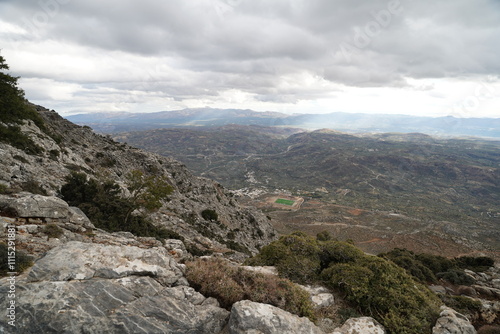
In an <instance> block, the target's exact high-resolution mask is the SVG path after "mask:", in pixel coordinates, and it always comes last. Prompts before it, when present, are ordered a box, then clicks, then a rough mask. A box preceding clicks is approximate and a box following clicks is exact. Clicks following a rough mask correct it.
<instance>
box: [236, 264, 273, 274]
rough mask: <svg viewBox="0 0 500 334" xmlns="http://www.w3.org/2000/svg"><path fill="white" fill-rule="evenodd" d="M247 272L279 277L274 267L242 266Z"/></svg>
mask: <svg viewBox="0 0 500 334" xmlns="http://www.w3.org/2000/svg"><path fill="white" fill-rule="evenodd" d="M242 268H243V269H245V270H250V271H254V272H257V273H261V274H264V275H275V276H278V270H276V267H274V266H242Z"/></svg>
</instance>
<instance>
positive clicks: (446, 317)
mask: <svg viewBox="0 0 500 334" xmlns="http://www.w3.org/2000/svg"><path fill="white" fill-rule="evenodd" d="M432 334H476V329H475V328H474V326H472V324H471V323H470V321H469V319H467V317H466V316H464V315H462V314H460V313H458V312H456V311H455V310H453V309H451V308H449V307H446V306H441V313H440V314H439V319H438V320H437V321H436V325H435V326H434V327H433V328H432Z"/></svg>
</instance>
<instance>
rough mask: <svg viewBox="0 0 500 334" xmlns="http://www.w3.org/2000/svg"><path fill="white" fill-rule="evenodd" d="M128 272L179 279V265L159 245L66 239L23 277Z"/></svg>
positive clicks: (104, 275) (64, 277) (60, 277)
mask: <svg viewBox="0 0 500 334" xmlns="http://www.w3.org/2000/svg"><path fill="white" fill-rule="evenodd" d="M131 275H136V276H150V277H153V278H155V279H156V280H157V281H159V282H160V283H162V284H165V285H173V284H175V283H177V282H178V281H179V282H180V279H181V278H183V272H182V268H181V266H179V265H178V264H177V262H175V260H174V259H173V258H172V257H171V256H170V255H169V254H168V252H167V250H166V249H165V248H163V247H155V248H149V249H144V248H139V247H133V246H110V245H101V244H91V243H83V242H78V241H70V242H67V243H65V244H63V245H62V246H59V247H55V248H53V249H51V250H50V251H49V252H47V254H46V255H45V256H44V257H42V258H40V259H39V260H38V261H37V262H36V263H35V265H34V266H33V268H32V269H31V271H30V273H29V274H28V277H27V280H28V282H37V281H69V280H86V279H91V278H94V277H100V278H120V277H126V276H131Z"/></svg>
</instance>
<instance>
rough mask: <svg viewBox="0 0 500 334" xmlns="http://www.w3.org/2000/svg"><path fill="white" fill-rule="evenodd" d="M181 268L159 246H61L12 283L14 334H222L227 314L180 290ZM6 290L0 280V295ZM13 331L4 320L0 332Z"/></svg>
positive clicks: (6, 283)
mask: <svg viewBox="0 0 500 334" xmlns="http://www.w3.org/2000/svg"><path fill="white" fill-rule="evenodd" d="M182 270H183V268H182V266H181V265H179V264H178V263H176V262H175V261H174V259H173V258H171V257H170V255H169V254H168V252H167V250H166V249H164V248H149V249H142V248H138V247H133V246H109V245H100V244H91V243H81V242H68V243H65V244H64V245H62V246H60V247H56V248H54V249H52V250H51V251H49V252H48V253H47V254H46V255H45V256H44V257H42V258H41V259H39V260H38V261H37V262H36V263H35V265H34V266H33V268H32V269H31V271H30V272H29V273H28V274H24V275H22V276H21V277H20V278H19V279H18V281H17V282H16V292H17V293H16V300H15V301H16V319H17V320H16V321H17V323H16V330H17V331H18V332H19V333H21V332H22V333H179V334H180V333H199V334H204V333H219V332H220V331H221V330H222V328H223V327H224V326H225V324H226V323H227V319H228V316H229V312H228V311H226V310H224V309H222V308H220V307H219V306H218V303H217V301H216V300H214V299H213V298H205V297H204V296H202V295H201V294H199V293H198V292H196V291H194V289H193V288H190V287H189V286H187V285H185V284H187V281H186V280H185V279H184V277H183V272H182ZM174 285H176V286H174ZM9 286H10V284H9V281H8V279H7V278H3V279H1V280H0V294H1V295H2V296H6V295H7V292H8V291H9ZM6 302H7V300H6V299H3V300H2V302H1V304H2V305H1V307H2V308H3V309H6V307H7V305H6ZM10 328H11V327H10V325H9V324H8V323H7V322H6V321H5V318H4V317H1V318H0V331H2V332H3V331H5V332H8V331H9V330H10Z"/></svg>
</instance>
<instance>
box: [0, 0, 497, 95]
mask: <svg viewBox="0 0 500 334" xmlns="http://www.w3.org/2000/svg"><path fill="white" fill-rule="evenodd" d="M0 13H1V14H0V22H1V23H3V24H7V23H8V24H10V25H11V26H17V27H21V28H24V29H25V30H26V31H25V33H22V31H13V29H10V30H7V29H5V30H4V31H1V30H0V38H2V39H3V40H4V41H6V44H5V45H4V46H3V48H4V52H6V54H13V55H15V56H16V57H18V59H14V60H13V59H8V61H9V62H11V63H14V64H16V65H18V66H17V68H16V71H17V72H18V73H19V74H20V75H22V76H23V77H25V78H27V79H30V78H32V79H34V78H41V79H51V80H54V81H58V82H71V83H76V84H79V85H80V86H81V88H80V89H78V88H75V93H74V94H75V96H76V95H77V92H79V93H78V94H85V93H86V92H87V93H89V87H92V88H91V90H92V91H93V90H97V89H103V88H107V89H108V90H113V94H109V95H110V96H113V97H116V96H118V95H119V92H120V91H121V92H122V93H123V94H130V93H131V92H134V94H136V95H137V94H138V92H142V94H143V95H144V97H145V98H147V97H148V96H150V95H154V96H156V97H157V98H160V97H163V98H169V99H172V100H174V101H183V100H188V99H199V100H200V101H202V100H204V99H210V98H212V97H217V96H221V95H223V94H224V92H227V91H228V90H238V91H241V92H243V93H246V94H249V96H253V98H254V99H255V101H260V102H267V101H273V102H275V103H296V102H297V101H300V100H313V99H320V98H322V97H331V96H332V91H333V92H335V91H339V90H341V87H365V88H366V87H393V88H397V87H409V84H408V80H409V79H451V78H476V77H477V76H487V75H489V76H498V75H500V64H499V62H498V60H497V58H498V56H497V55H498V54H500V26H499V25H498V22H500V4H499V2H498V1H495V0H478V1H474V2H471V1H468V0H456V1H453V2H451V1H445V0H440V1H431V0H425V1H411V0H399V1H398V0H388V1H382V0H375V1H362V0H336V1H332V0H292V1H290V0H274V1H265V0H193V1H183V0H170V1H159V0H144V1H140V2H137V1H131V0H126V1H123V0H120V1H118V0H110V1H97V0H87V1H75V0H39V1H35V0H27V1H15V0H10V1H9V0H2V1H0ZM33 45H38V46H39V47H40V48H42V49H41V50H38V52H40V53H42V54H43V53H46V55H44V58H43V59H50V57H52V56H54V54H58V55H61V54H66V55H67V58H74V63H72V62H71V61H70V60H68V59H65V61H64V62H63V63H61V64H60V66H58V64H47V66H46V68H45V69H43V68H39V67H36V66H35V65H33V63H32V65H31V66H30V65H29V64H27V62H29V59H30V58H29V57H36V56H37V54H36V51H35V49H36V48H35V47H33ZM47 46H50V48H51V49H50V50H45V49H43V48H47ZM65 46H66V47H65ZM85 59H88V61H85ZM36 61H37V60H33V62H36ZM40 61H41V60H40ZM72 66H73V68H71V67H72ZM304 73H308V75H309V78H311V80H316V81H315V83H314V84H313V83H312V84H311V85H314V87H306V86H307V85H304V86H303V87H301V85H300V84H299V83H297V82H295V80H296V78H302V77H303V75H304ZM287 80H289V81H290V82H289V83H288V84H287V83H285V81H287ZM329 85H330V86H329ZM108 90H106V89H104V93H103V94H106V92H108ZM115 90H116V92H115ZM415 90H419V89H418V88H415ZM40 94H42V93H33V96H41V95H40ZM434 94H435V95H439V93H437V92H434ZM42 95H43V94H42ZM98 100H99V101H101V100H100V98H99V99H98Z"/></svg>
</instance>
